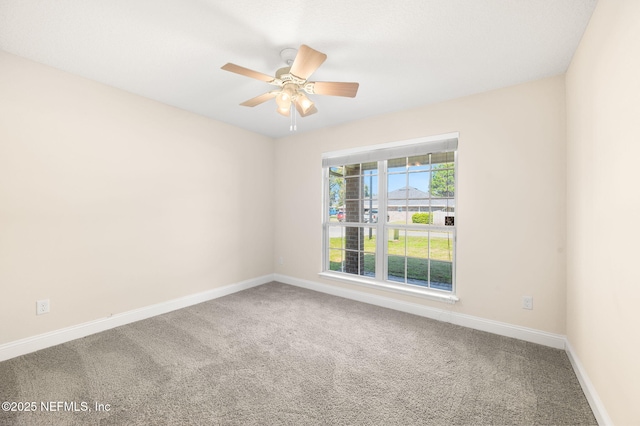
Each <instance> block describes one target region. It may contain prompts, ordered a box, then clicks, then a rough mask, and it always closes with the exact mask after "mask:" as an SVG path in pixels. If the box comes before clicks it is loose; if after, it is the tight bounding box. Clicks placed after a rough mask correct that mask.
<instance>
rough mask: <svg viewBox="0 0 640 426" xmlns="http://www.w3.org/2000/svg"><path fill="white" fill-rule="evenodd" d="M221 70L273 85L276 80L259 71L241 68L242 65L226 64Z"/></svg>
mask: <svg viewBox="0 0 640 426" xmlns="http://www.w3.org/2000/svg"><path fill="white" fill-rule="evenodd" d="M220 68H222V69H223V70H225V71H230V72H234V73H236V74H240V75H244V76H246V77H251V78H255V79H257V80H262V81H265V82H267V83H271V82H272V81H274V80H275V78H274V77H271V76H270V75H267V74H263V73H261V72H258V71H254V70H250V69H249V68H245V67H241V66H240V65H236V64H232V63H228V64H225V65H223V66H221V67H220Z"/></svg>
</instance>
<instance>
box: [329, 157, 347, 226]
mask: <svg viewBox="0 0 640 426" xmlns="http://www.w3.org/2000/svg"><path fill="white" fill-rule="evenodd" d="M344 187H345V182H344V168H343V167H331V168H330V169H329V217H330V220H331V221H336V220H340V221H342V219H343V218H341V217H340V216H338V213H339V211H340V210H341V209H342V208H343V207H344V196H345V193H344ZM343 214H344V212H343Z"/></svg>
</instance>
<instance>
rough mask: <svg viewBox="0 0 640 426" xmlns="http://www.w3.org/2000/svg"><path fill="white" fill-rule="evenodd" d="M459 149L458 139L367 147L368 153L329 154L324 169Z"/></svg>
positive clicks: (324, 156) (324, 161)
mask: <svg viewBox="0 0 640 426" xmlns="http://www.w3.org/2000/svg"><path fill="white" fill-rule="evenodd" d="M456 149H458V138H457V137H453V138H446V139H441V140H429V141H426V142H419V141H418V142H416V143H412V144H409V145H399V146H385V145H382V146H381V147H380V148H378V149H376V148H375V147H371V146H369V147H367V148H366V151H365V150H363V151H348V152H344V153H343V154H341V153H340V152H334V153H327V154H323V156H322V167H335V166H342V165H344V164H356V163H370V162H373V161H383V160H389V159H392V158H399V157H413V156H415V155H424V154H427V153H428V154H433V153H436V152H445V151H455V150H456Z"/></svg>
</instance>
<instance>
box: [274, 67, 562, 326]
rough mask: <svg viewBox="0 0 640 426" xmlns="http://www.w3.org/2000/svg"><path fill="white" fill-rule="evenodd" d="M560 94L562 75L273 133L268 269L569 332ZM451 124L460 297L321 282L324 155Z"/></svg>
mask: <svg viewBox="0 0 640 426" xmlns="http://www.w3.org/2000/svg"><path fill="white" fill-rule="evenodd" d="M564 92H565V88H564V77H563V76H558V77H553V78H548V79H545V80H541V81H536V82H532V83H528V84H522V85H518V86H515V87H509V88H505V89H501V90H496V91H492V92H488V93H484V94H480V95H475V96H470V97H466V98H462V99H458V100H454V101H450V102H445V103H441V104H437V105H434V106H425V107H422V108H417V109H412V110H408V111H404V112H399V113H395V114H388V115H384V116H380V117H374V118H371V119H367V120H362V121H359V122H354V123H350V124H347V125H344V126H340V127H336V128H332V129H325V130H321V131H317V132H313V133H304V134H299V135H294V136H291V137H287V138H283V139H280V140H277V141H276V189H277V192H276V240H275V251H274V264H275V271H276V272H277V273H281V274H284V275H288V276H291V277H294V278H298V279H304V280H311V281H316V282H324V283H326V284H329V285H340V286H343V287H346V288H350V289H356V290H360V291H366V292H371V293H375V294H384V295H386V296H389V297H396V298H399V299H403V300H410V301H413V302H417V303H423V304H425V305H430V306H434V307H437V308H441V309H452V310H454V311H456V312H459V313H464V314H469V315H474V316H479V317H482V318H487V319H492V320H497V321H502V322H506V323H510V324H515V325H520V326H525V327H530V328H534V329H538V330H544V331H547V332H552V333H559V334H564V333H565V291H566V289H565V266H564V265H565V247H564V241H565V203H564V198H565V124H564V123H565V115H564V101H565V100H564ZM299 126H300V127H302V126H304V123H302V122H301V123H300V124H299ZM448 132H460V141H459V151H458V152H459V180H458V185H459V186H458V194H459V195H458V212H457V221H458V252H457V260H458V268H457V277H458V282H457V286H458V295H459V297H460V299H461V301H460V302H458V303H457V304H455V305H453V306H451V305H448V304H444V303H439V302H431V301H427V300H425V299H417V298H411V297H409V296H406V297H403V296H399V295H397V294H395V293H381V291H376V290H371V289H366V288H364V287H359V286H356V287H354V286H352V285H348V284H342V283H337V282H336V281H329V280H323V279H322V278H320V277H319V276H318V272H320V270H321V251H322V250H321V248H322V241H321V234H322V227H321V211H322V209H321V202H322V194H321V176H322V174H321V155H322V153H323V152H328V151H335V150H340V149H346V148H352V147H357V146H366V145H375V144H380V143H385V142H393V141H398V140H403V139H411V138H417V137H421V136H431V135H437V134H443V133H448ZM280 257H282V260H283V264H282V265H281V264H280V263H279V260H280ZM524 295H531V296H533V298H534V310H532V311H529V310H524V309H522V307H521V305H522V296H524Z"/></svg>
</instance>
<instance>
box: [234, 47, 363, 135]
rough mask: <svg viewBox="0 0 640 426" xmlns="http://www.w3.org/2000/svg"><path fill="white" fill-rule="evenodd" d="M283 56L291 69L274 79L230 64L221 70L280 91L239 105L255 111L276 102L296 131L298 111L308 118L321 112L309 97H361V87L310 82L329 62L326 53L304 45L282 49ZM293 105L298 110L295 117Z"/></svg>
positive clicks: (288, 68)
mask: <svg viewBox="0 0 640 426" xmlns="http://www.w3.org/2000/svg"><path fill="white" fill-rule="evenodd" d="M280 56H281V57H282V59H283V60H284V61H285V63H286V64H287V65H288V66H287V67H284V68H280V69H279V70H278V71H276V76H275V77H271V76H269V75H267V74H263V73H261V72H258V71H253V70H250V69H248V68H244V67H241V66H239V65H235V64H232V63H227V64H225V65H223V66H222V67H221V68H222V69H223V70H225V71H229V72H233V73H236V74H240V75H244V76H246V77H251V78H254V79H256V80H260V81H264V82H266V83H269V84H272V85H274V86H278V87H279V88H280V89H278V90H274V91H271V92H268V93H264V94H262V95H260V96H256V97H255V98H252V99H249V100H247V101H245V102H243V103H241V104H240V105H242V106H247V107H254V106H256V105H260V104H262V103H264V102H267V101H268V100H270V99H272V98H275V99H276V105H277V112H278V113H280V114H282V115H284V116H285V117H289V116H291V120H292V123H291V127H290V129H291V130H295V128H296V125H295V111H297V112H298V114H299V115H300V117H306V116H309V115H311V114H315V113H316V112H318V109H317V108H316V107H315V104H314V103H313V102H312V101H311V99H309V98H308V97H307V94H309V95H328V96H344V97H349V98H353V97H355V96H356V94H357V93H358V87H359V84H358V83H344V82H329V81H308V78H309V77H310V76H311V74H313V72H314V71H315V70H317V69H318V67H319V66H320V65H322V63H323V62H324V61H325V60H326V59H327V55H325V54H324V53H321V52H318V51H317V50H314V49H312V48H310V47H309V46H307V45H304V44H303V45H301V46H300V49H299V50H298V51H297V52H296V49H293V48H287V49H283V50H282V51H281V52H280ZM291 105H293V106H294V107H295V110H294V112H293V113H292V111H291V109H292V108H291Z"/></svg>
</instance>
